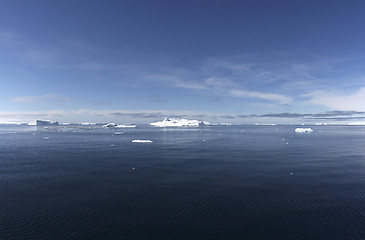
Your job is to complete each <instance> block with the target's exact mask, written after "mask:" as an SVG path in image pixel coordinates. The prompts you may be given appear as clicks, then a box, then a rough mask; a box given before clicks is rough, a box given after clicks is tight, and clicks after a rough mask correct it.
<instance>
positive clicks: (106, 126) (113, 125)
mask: <svg viewBox="0 0 365 240" xmlns="http://www.w3.org/2000/svg"><path fill="white" fill-rule="evenodd" d="M116 126H117V124H115V123H108V124H105V125H103V126H102V128H115V127H116Z"/></svg>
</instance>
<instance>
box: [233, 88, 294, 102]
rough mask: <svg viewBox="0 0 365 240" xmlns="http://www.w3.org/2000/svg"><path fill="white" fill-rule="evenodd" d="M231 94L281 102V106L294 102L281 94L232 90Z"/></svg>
mask: <svg viewBox="0 0 365 240" xmlns="http://www.w3.org/2000/svg"><path fill="white" fill-rule="evenodd" d="M229 94H230V95H232V96H234V97H240V98H260V99H264V100H269V101H275V102H279V103H280V104H289V103H291V102H292V101H293V99H292V98H291V97H287V96H284V95H280V94H272V93H263V92H250V91H244V90H230V91H229Z"/></svg>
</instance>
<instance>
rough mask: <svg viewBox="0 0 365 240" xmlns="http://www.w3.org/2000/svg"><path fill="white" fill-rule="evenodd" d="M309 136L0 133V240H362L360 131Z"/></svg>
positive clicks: (218, 130)
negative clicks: (135, 141) (149, 141)
mask: <svg viewBox="0 0 365 240" xmlns="http://www.w3.org/2000/svg"><path fill="white" fill-rule="evenodd" d="M312 128H313V129H314V132H313V133H295V132H294V129H295V126H230V127H218V126H212V127H204V128H184V129H180V128H178V129H160V128H151V127H147V126H146V127H137V128H136V129H127V130H118V132H121V131H123V132H124V134H119V135H115V134H114V132H116V130H111V129H101V128H95V129H93V128H91V129H88V128H77V127H75V128H73V127H63V128H62V127H58V128H50V129H44V128H38V129H36V128H35V127H29V126H1V127H0V239H22V240H25V239H88V240H90V239H265V240H267V239H281V240H282V239H365V127H354V126H313V127H312ZM243 130H244V131H243ZM134 139H150V140H153V141H154V142H153V143H132V142H131V141H132V140H134ZM113 145H114V146H113Z"/></svg>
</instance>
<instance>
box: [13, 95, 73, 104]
mask: <svg viewBox="0 0 365 240" xmlns="http://www.w3.org/2000/svg"><path fill="white" fill-rule="evenodd" d="M49 100H51V101H56V102H68V101H70V99H69V98H68V97H65V96H63V95H60V94H57V93H51V94H45V95H41V96H19V97H15V98H13V99H12V101H13V102H17V103H33V102H45V101H49Z"/></svg>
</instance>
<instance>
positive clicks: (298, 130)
mask: <svg viewBox="0 0 365 240" xmlns="http://www.w3.org/2000/svg"><path fill="white" fill-rule="evenodd" d="M295 132H297V133H304V132H313V129H311V128H296V129H295Z"/></svg>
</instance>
